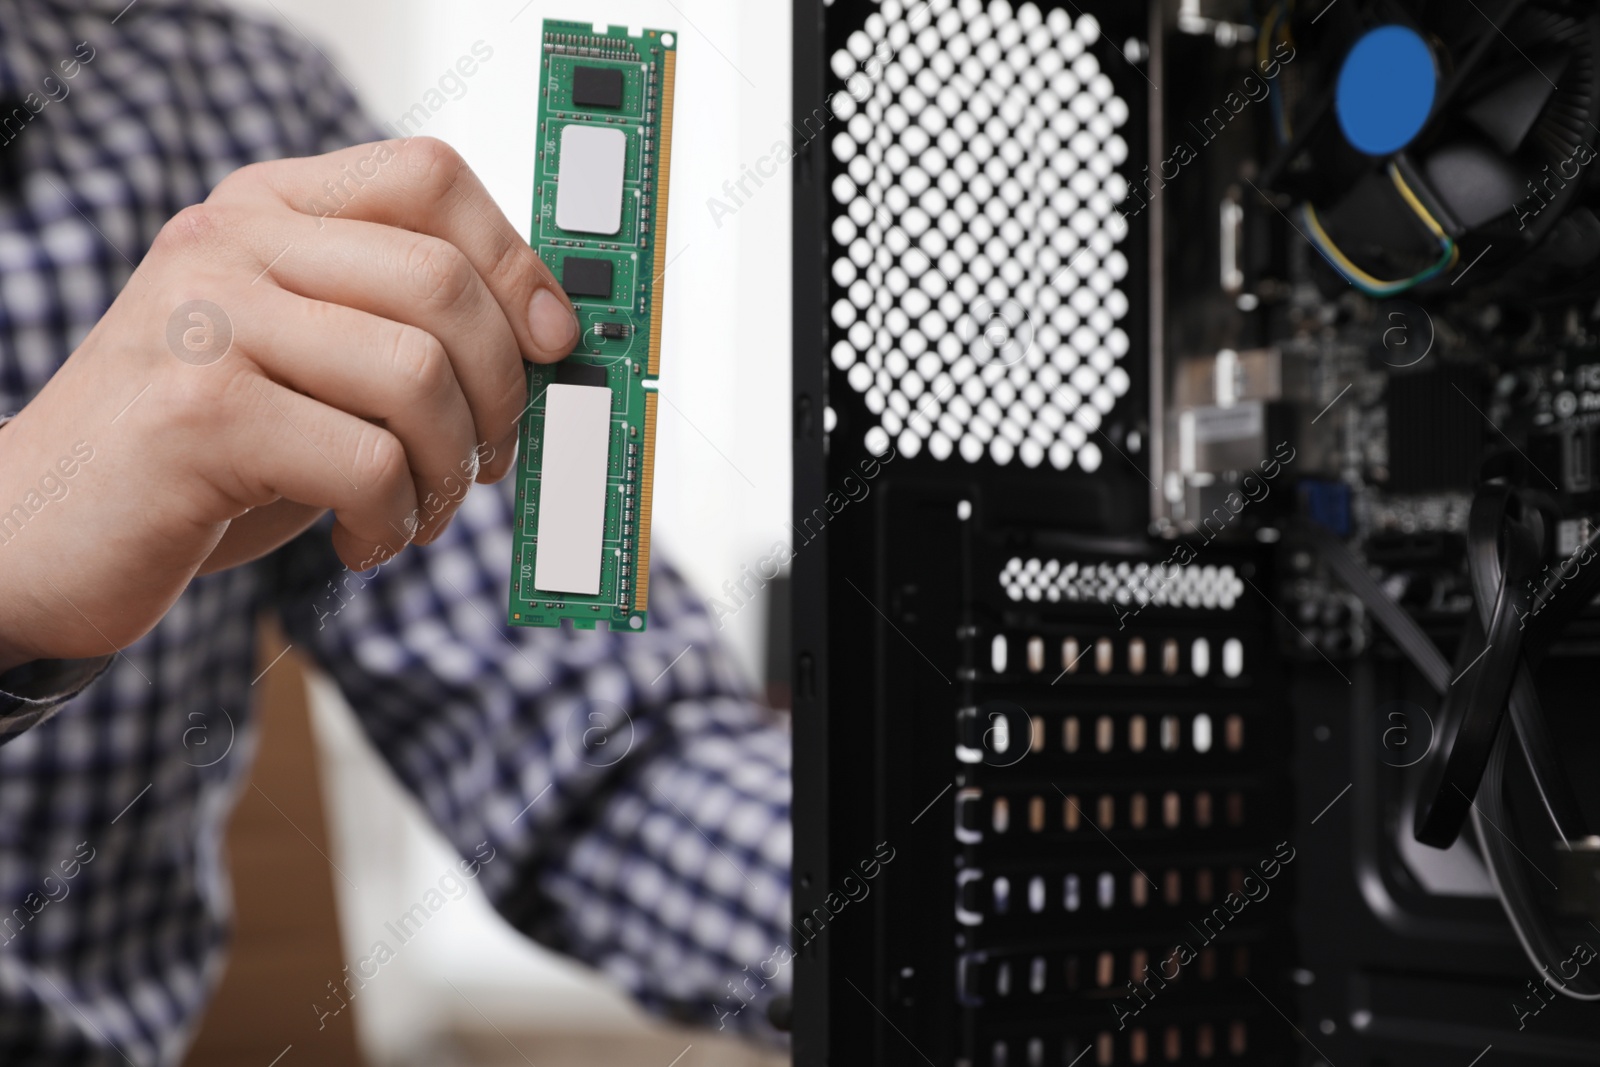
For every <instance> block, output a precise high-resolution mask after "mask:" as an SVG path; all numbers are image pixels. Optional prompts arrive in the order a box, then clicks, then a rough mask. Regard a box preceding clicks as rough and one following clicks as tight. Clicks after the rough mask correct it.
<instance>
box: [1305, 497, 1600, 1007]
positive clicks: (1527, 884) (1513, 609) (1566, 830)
mask: <svg viewBox="0 0 1600 1067" xmlns="http://www.w3.org/2000/svg"><path fill="white" fill-rule="evenodd" d="M1535 500H1536V497H1535V496H1534V495H1533V494H1524V493H1521V492H1519V491H1517V490H1514V489H1512V488H1510V487H1509V486H1507V485H1505V484H1503V483H1500V482H1493V483H1490V484H1488V485H1485V486H1483V487H1482V488H1481V489H1480V490H1479V491H1478V494H1477V495H1476V497H1475V498H1474V500H1473V507H1472V513H1471V516H1470V518H1469V520H1468V557H1467V562H1468V572H1469V576H1470V578H1471V581H1472V586H1473V598H1474V611H1473V613H1472V614H1471V615H1470V616H1469V617H1468V619H1467V621H1466V624H1465V626H1464V630H1463V634H1462V638H1461V641H1460V643H1459V645H1458V648H1457V654H1456V666H1455V668H1445V669H1444V670H1443V671H1442V670H1441V668H1442V667H1443V665H1444V657H1443V655H1442V654H1441V653H1440V652H1439V650H1438V649H1437V648H1436V647H1435V646H1434V645H1433V643H1432V641H1430V640H1429V639H1428V637H1427V635H1426V634H1425V633H1424V632H1423V631H1422V628H1421V627H1420V626H1418V625H1417V624H1416V622H1415V621H1414V620H1413V619H1412V618H1411V617H1410V616H1409V615H1408V614H1406V613H1405V611H1404V610H1403V609H1402V608H1401V607H1400V605H1399V604H1397V603H1395V601H1394V600H1393V599H1392V598H1391V597H1389V596H1388V595H1387V594H1386V593H1384V592H1383V590H1382V588H1381V587H1380V586H1379V585H1378V583H1377V582H1376V580H1374V579H1373V578H1372V576H1371V575H1370V574H1369V573H1367V571H1366V568H1365V567H1364V566H1363V565H1362V563H1361V561H1360V560H1359V559H1357V558H1356V556H1355V554H1354V553H1353V552H1351V551H1350V550H1349V549H1348V548H1347V547H1346V546H1345V545H1344V544H1343V543H1342V542H1340V541H1339V540H1338V539H1337V538H1335V537H1333V535H1332V534H1331V533H1330V532H1328V531H1326V530H1322V529H1320V528H1317V527H1310V526H1309V525H1308V524H1302V525H1306V526H1307V532H1308V533H1309V535H1310V537H1311V539H1312V541H1313V543H1314V544H1316V545H1317V547H1318V548H1319V550H1320V551H1321V554H1322V557H1323V560H1324V562H1326V563H1327V564H1328V566H1329V568H1330V569H1331V570H1332V571H1334V573H1335V574H1336V575H1338V576H1339V577H1341V578H1342V579H1343V580H1344V581H1345V582H1346V584H1348V585H1349V586H1350V589H1351V591H1352V592H1353V593H1354V594H1355V595H1356V596H1357V597H1358V598H1359V599H1360V600H1361V601H1362V603H1363V604H1365V605H1366V606H1367V608H1368V610H1369V612H1370V613H1371V614H1372V616H1373V618H1374V619H1376V620H1377V621H1378V623H1379V624H1380V625H1381V626H1383V627H1384V629H1385V630H1387V631H1388V632H1389V634H1390V636H1391V637H1393V638H1394V640H1395V642H1396V644H1397V645H1398V646H1399V647H1400V649H1401V651H1402V653H1403V654H1404V655H1405V656H1406V658H1407V659H1408V660H1410V661H1411V662H1412V664H1413V665H1414V666H1415V667H1416V669H1417V670H1418V671H1419V673H1421V674H1422V675H1423V677H1424V678H1425V679H1427V680H1428V682H1429V684H1430V685H1431V686H1432V687H1433V688H1434V689H1435V690H1436V691H1439V692H1440V693H1442V694H1443V695H1444V696H1445V705H1446V706H1445V713H1444V714H1443V715H1442V716H1441V722H1440V734H1439V737H1440V742H1441V743H1440V744H1439V745H1438V746H1437V747H1436V748H1435V749H1434V750H1433V751H1432V752H1430V754H1429V759H1430V761H1431V762H1430V763H1429V764H1428V766H1427V767H1426V768H1425V770H1424V774H1425V775H1426V778H1425V783H1426V784H1425V786H1424V789H1423V790H1422V791H1421V794H1420V795H1419V799H1418V806H1417V810H1416V813H1415V820H1416V826H1417V838H1418V840H1421V841H1424V842H1425V843H1437V842H1439V841H1441V840H1442V842H1443V844H1442V845H1441V847H1443V846H1444V845H1448V844H1449V843H1450V842H1452V841H1454V839H1455V837H1456V836H1457V835H1458V834H1459V830H1460V826H1461V820H1462V819H1465V818H1467V817H1470V818H1471V821H1472V825H1473V829H1474V831H1475V833H1476V836H1477V838H1478V846H1479V851H1480V853H1481V854H1482V856H1483V858H1484V863H1485V866H1486V867H1487V869H1488V872H1489V878H1490V881H1491V883H1492V884H1493V886H1494V889H1495V893H1496V895H1497V896H1498V897H1499V898H1500V902H1501V906H1502V908H1503V909H1504V910H1505V913H1506V917H1507V919H1508V920H1509V921H1510V923H1511V927H1512V929H1513V931H1514V932H1515V933H1516V936H1517V940H1518V941H1519V942H1520V943H1521V945H1522V947H1523V950H1524V952H1525V953H1526V954H1527V956H1528V959H1529V960H1530V961H1531V962H1532V963H1533V964H1534V966H1535V967H1537V968H1539V970H1540V972H1541V974H1543V975H1544V976H1545V980H1546V981H1547V983H1548V984H1549V985H1550V988H1552V989H1553V990H1555V991H1557V992H1559V993H1562V994H1563V995H1565V996H1568V997H1572V998H1574V999H1578V1000H1600V980H1593V979H1589V978H1587V977H1585V976H1584V975H1583V974H1582V973H1581V972H1580V973H1578V974H1576V975H1575V976H1574V977H1573V978H1571V979H1566V980H1563V978H1562V977H1561V971H1560V968H1561V965H1562V963H1565V962H1570V951H1569V949H1568V948H1567V947H1566V946H1564V945H1562V944H1561V942H1560V941H1559V940H1558V939H1557V937H1556V934H1555V933H1554V930H1553V928H1552V926H1551V924H1550V923H1549V922H1547V921H1546V919H1545V917H1544V911H1543V909H1542V907H1541V904H1540V898H1539V893H1538V887H1537V886H1535V885H1534V884H1533V883H1532V882H1531V879H1530V878H1529V876H1528V873H1527V870H1526V868H1525V867H1524V865H1523V863H1522V862H1519V861H1525V862H1526V863H1527V864H1528V865H1530V866H1531V865H1532V863H1533V861H1532V860H1531V859H1529V858H1528V856H1527V855H1526V853H1525V852H1524V851H1523V850H1522V849H1521V848H1520V847H1519V846H1518V845H1517V844H1516V842H1515V841H1513V840H1512V838H1511V837H1510V832H1511V831H1512V830H1513V829H1514V828H1515V824H1514V822H1513V819H1512V812H1511V809H1510V801H1509V798H1508V796H1507V784H1506V779H1505V763H1506V759H1507V758H1508V754H1509V752H1510V750H1511V748H1512V746H1513V745H1515V746H1516V747H1517V748H1518V749H1519V750H1520V751H1521V753H1522V756H1523V760H1524V762H1525V763H1526V765H1527V767H1528V771H1529V775H1530V778H1531V779H1532V782H1533V785H1534V788H1535V791H1536V793H1537V795H1538V797H1539V800H1540V803H1541V805H1542V806H1543V808H1544V810H1545V814H1546V815H1547V816H1548V817H1549V818H1550V820H1551V822H1552V824H1554V826H1555V828H1556V831H1557V833H1558V834H1559V835H1560V836H1561V838H1562V840H1563V841H1570V840H1571V839H1573V838H1579V837H1583V836H1585V835H1586V834H1587V831H1586V830H1585V828H1584V819H1583V813H1582V810H1581V808H1580V807H1579V805H1578V801H1577V797H1576V794H1575V793H1574V792H1573V789H1572V785H1571V782H1570V780H1569V779H1568V777H1567V775H1566V773H1565V771H1564V770H1563V769H1562V766H1561V763H1560V758H1559V753H1558V752H1557V749H1556V745H1555V740H1554V738H1553V736H1552V735H1551V733H1550V729H1549V724H1548V722H1547V720H1546V718H1545V716H1544V713H1543V709H1542V708H1541V706H1540V702H1539V696H1538V691H1537V690H1536V689H1535V687H1534V683H1533V670H1532V668H1533V667H1534V666H1536V665H1537V664H1538V662H1539V661H1540V660H1541V659H1542V658H1543V657H1544V656H1545V655H1546V654H1547V653H1548V652H1549V650H1550V647H1551V646H1552V645H1553V644H1554V643H1555V641H1556V640H1557V639H1558V638H1559V637H1560V635H1561V634H1562V632H1563V631H1564V630H1565V629H1566V628H1567V626H1568V625H1570V624H1571V623H1572V622H1573V621H1574V620H1576V619H1577V617H1578V616H1579V615H1580V614H1582V612H1583V611H1584V609H1585V608H1587V607H1588V606H1589V604H1590V603H1591V602H1592V601H1593V600H1594V599H1595V596H1596V595H1597V593H1600V567H1588V566H1586V564H1587V563H1589V562H1590V561H1592V560H1593V559H1594V558H1595V556H1596V554H1597V553H1600V529H1597V530H1596V531H1595V532H1594V533H1593V534H1591V535H1590V537H1589V539H1588V540H1587V541H1586V542H1585V543H1584V544H1583V545H1582V546H1581V547H1580V548H1579V549H1578V550H1577V551H1576V552H1574V553H1573V554H1572V556H1570V557H1568V558H1567V559H1566V560H1564V561H1563V562H1562V566H1561V567H1560V570H1559V575H1558V576H1559V578H1560V580H1559V581H1558V582H1547V583H1544V584H1542V585H1541V586H1540V587H1539V588H1537V589H1535V590H1534V591H1533V595H1532V597H1531V598H1526V599H1525V598H1523V597H1522V596H1521V591H1522V590H1523V589H1525V588H1528V587H1530V586H1532V584H1533V582H1532V578H1533V577H1534V575H1535V574H1536V573H1537V569H1538V566H1539V563H1540V561H1541V560H1542V558H1543V552H1544V535H1545V529H1546V523H1545V521H1544V517H1543V515H1542V514H1541V512H1540V509H1539V507H1538V505H1537V504H1536V503H1535ZM1574 560H1576V561H1578V562H1577V565H1576V566H1575V567H1570V568H1569V566H1568V564H1571V563H1572V562H1573V561H1574ZM1569 570H1570V572H1571V573H1570V577H1569ZM1519 603H1522V604H1524V607H1523V609H1522V610H1521V611H1518V604H1519ZM1513 616H1515V617H1514V618H1513ZM1451 670H1454V677H1453V678H1450V677H1447V674H1448V672H1449V671H1451ZM1469 671H1470V672H1472V682H1471V684H1470V687H1469V686H1467V685H1465V684H1463V683H1465V682H1466V678H1465V677H1464V675H1465V674H1467V673H1468V672H1469ZM1508 710H1509V714H1510V719H1511V726H1512V729H1510V730H1506V729H1503V728H1501V724H1502V721H1503V719H1504V718H1505V717H1506V713H1507V711H1508ZM1430 839H1431V840H1430ZM1536 869H1537V868H1536ZM1540 874H1541V875H1542V876H1543V877H1545V878H1547V879H1548V875H1544V874H1543V872H1542V871H1541V872H1540Z"/></svg>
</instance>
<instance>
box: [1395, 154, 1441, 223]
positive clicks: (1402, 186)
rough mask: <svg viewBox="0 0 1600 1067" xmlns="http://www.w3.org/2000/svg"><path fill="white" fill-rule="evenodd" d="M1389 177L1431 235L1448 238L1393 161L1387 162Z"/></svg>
mask: <svg viewBox="0 0 1600 1067" xmlns="http://www.w3.org/2000/svg"><path fill="white" fill-rule="evenodd" d="M1389 177H1390V178H1391V179H1392V180H1393V181H1394V184H1395V188H1397V189H1399V190H1400V195H1401V196H1402V197H1404V198H1405V201H1406V203H1408V204H1410V205H1411V210H1412V211H1415V212H1416V213H1417V215H1418V216H1419V217H1420V218H1421V219H1422V221H1423V223H1424V224H1425V225H1426V226H1427V227H1428V229H1430V230H1432V231H1433V235H1434V236H1435V237H1437V238H1438V239H1439V240H1441V241H1447V240H1449V239H1450V235H1449V234H1447V233H1445V232H1444V227H1443V226H1441V225H1439V220H1438V219H1436V218H1434V217H1433V216H1432V215H1431V214H1429V212H1428V209H1427V208H1426V207H1424V206H1423V204H1422V201H1421V200H1420V199H1418V198H1417V194H1416V193H1414V192H1412V191H1411V186H1409V185H1407V184H1406V180H1405V178H1403V177H1402V176H1401V175H1400V168H1399V167H1398V166H1396V165H1395V164H1393V163H1390V164H1389Z"/></svg>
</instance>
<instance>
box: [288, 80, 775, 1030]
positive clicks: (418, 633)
mask: <svg viewBox="0 0 1600 1067" xmlns="http://www.w3.org/2000/svg"><path fill="white" fill-rule="evenodd" d="M314 67H315V72H314V77H313V78H311V79H309V83H310V84H313V85H315V86H316V89H315V91H314V92H311V93H309V94H307V103H306V106H307V108H308V118H310V119H311V120H312V121H313V122H315V123H316V124H317V129H318V136H319V138H320V140H321V146H322V148H323V149H324V150H332V149H334V148H338V147H341V146H344V145H348V144H353V143H359V142H362V141H367V140H372V139H374V138H377V137H381V136H384V133H383V131H381V130H379V129H377V128H376V127H375V126H374V125H373V124H372V123H371V122H370V120H368V119H367V118H365V117H364V115H363V112H362V111H361V109H360V108H359V107H358V106H357V104H356V102H355V100H354V97H353V96H352V94H351V93H350V90H349V88H348V86H347V85H346V84H345V83H344V82H343V80H342V78H340V77H339V75H338V74H337V73H336V72H334V71H332V70H331V69H329V68H328V67H326V65H324V64H314ZM423 132H426V131H425V130H424V131H423ZM510 491H511V487H510V482H509V481H508V482H507V483H506V484H505V485H502V486H496V487H492V488H490V487H478V488H475V489H474V490H473V491H472V492H471V493H470V494H469V495H468V497H467V499H466V500H465V501H464V503H463V506H462V508H461V510H460V511H459V512H458V514H457V517H456V518H455V520H454V522H453V523H452V524H451V526H450V528H449V529H448V530H447V531H446V532H445V534H444V535H443V536H442V537H441V538H440V539H439V540H438V541H437V542H435V543H434V544H433V545H430V546H427V547H425V548H412V549H409V550H407V551H406V552H405V553H403V554H402V555H401V556H400V557H398V558H397V559H395V560H393V561H391V562H389V563H388V564H385V565H384V566H382V567H380V568H379V569H378V571H377V572H376V573H374V572H367V573H366V574H365V575H359V574H352V573H350V572H348V571H345V570H343V568H342V567H341V566H340V564H339V563H338V561H337V559H336V557H334V555H333V554H332V551H331V549H330V548H329V547H328V544H327V538H326V534H325V533H318V532H315V531H314V532H313V533H312V534H310V535H308V536H307V537H306V538H302V539H301V541H300V542H299V543H297V544H296V545H295V546H293V548H292V551H290V552H289V553H286V554H285V555H284V562H285V565H286V566H287V567H288V568H289V570H290V571H292V572H293V577H292V579H291V580H289V581H287V582H286V584H285V586H283V588H289V589H293V590H294V591H295V595H293V596H291V597H290V599H289V600H288V601H287V602H286V603H285V606H284V609H283V613H284V617H285V619H286V620H287V626H288V629H289V631H290V633H291V634H292V635H293V640H294V641H295V643H296V644H298V645H302V646H303V647H308V648H310V649H311V650H312V653H313V655H314V656H315V657H316V658H317V659H318V661H319V662H320V663H321V664H322V666H323V667H324V668H325V669H326V670H328V672H329V673H330V674H332V675H333V677H334V678H335V679H336V680H337V682H338V683H339V684H340V686H341V687H342V688H343V690H344V692H345V694H346V696H347V697H348V698H349V700H350V702H351V704H352V705H353V706H354V707H355V709H356V713H357V715H358V716H359V718H360V720H361V722H362V725H363V726H364V728H365V730H366V732H367V734H368V735H369V736H370V737H371V739H372V741H373V743H374V744H375V745H376V746H377V747H378V749H379V751H381V752H382V753H383V755H384V757H385V758H386V759H387V760H388V762H389V763H390V764H391V765H392V766H393V767H394V769H395V771H396V773H397V774H398V775H399V776H400V779H401V780H402V781H403V782H404V783H405V784H406V785H407V786H408V787H409V788H410V789H411V790H412V791H413V792H414V793H415V794H416V795H417V796H418V797H419V798H420V799H421V800H422V802H423V804H424V805H425V806H426V808H427V810H428V811H429V813H430V814H431V815H432V817H433V819H434V821H435V822H437V823H438V825H439V826H440V827H441V828H443V830H444V831H445V833H446V834H447V836H449V838H450V839H451V841H452V842H453V843H454V844H455V846H456V848H457V849H458V850H460V851H461V852H462V853H463V854H464V855H465V854H471V853H473V852H474V850H476V849H477V848H478V847H479V845H480V844H481V843H483V842H488V843H489V845H490V847H492V848H494V849H495V850H496V855H497V859H496V861H495V862H493V863H490V864H487V865H486V866H485V867H484V869H483V873H482V874H481V875H480V881H481V882H482V883H483V884H484V886H485V888H486V889H487V890H488V891H489V893H490V896H491V898H492V899H494V901H495V902H496V905H497V907H498V908H499V909H500V911H501V912H502V913H503V914H504V915H505V916H506V917H507V918H508V919H509V920H510V921H511V922H512V923H513V924H515V925H516V926H517V927H518V928H519V929H521V930H523V931H524V932H525V933H527V934H529V935H530V936H532V937H534V938H536V939H537V940H539V941H541V942H543V943H544V944H546V945H549V946H551V947H554V948H558V949H560V950H562V951H565V952H567V953H569V954H571V955H573V956H576V957H578V958H580V959H583V960H586V961H588V962H590V963H592V964H593V965H594V966H596V967H598V968H600V970H601V971H603V972H604V973H606V974H607V975H609V976H610V977H611V978H612V979H614V980H615V981H616V982H618V983H619V984H620V985H621V986H622V987H623V988H625V989H627V990H628V991H629V992H630V993H631V994H632V995H633V996H634V997H636V998H637V999H638V1000H639V1001H641V1002H642V1003H644V1004H645V1005H647V1006H649V1007H651V1008H653V1009H655V1010H657V1011H661V1012H663V1013H666V1014H669V1015H671V1016H672V1017H674V1018H677V1019H679V1020H682V1021H686V1022H699V1023H711V1024H713V1025H717V1026H719V1027H722V1028H729V1029H732V1028H739V1029H741V1030H744V1031H746V1032H750V1033H754V1034H755V1035H757V1036H765V1037H770V1036H773V1035H774V1031H772V1030H771V1028H770V1026H768V1025H767V1024H766V1021H765V1011H764V1010H763V1009H764V1006H765V1003H766V1002H767V1001H768V1000H770V998H771V997H772V996H774V995H776V994H778V993H784V992H787V991H788V989H789V986H790V980H791V974H790V973H789V971H788V970H787V968H784V967H778V966H775V965H774V964H773V963H772V962H771V961H773V960H774V959H777V958H784V959H786V958H787V957H786V956H784V955H783V954H782V953H781V952H780V951H779V946H780V945H786V944H787V943H788V940H789V939H788V937H787V936H785V931H787V930H788V929H789V868H790V829H789V799H790V786H789V781H790V779H789V766H790V765H789V735H788V729H787V725H786V721H785V719H784V718H783V717H782V716H779V715H777V714H775V713H773V712H771V711H769V710H767V709H765V708H763V707H762V706H760V705H759V704H758V703H757V702H756V701H755V699H754V697H753V695H752V693H751V690H750V688H749V686H748V684H747V683H746V681H745V680H744V679H743V678H742V677H741V675H740V672H739V670H738V669H737V666H736V665H735V664H734V663H733V661H732V660H731V658H730V656H729V654H728V652H727V650H726V648H725V647H724V646H723V645H722V644H721V643H720V641H719V640H718V637H717V632H716V627H715V625H714V624H713V621H712V620H711V618H710V617H709V615H708V614H707V612H706V610H705V608H704V606H703V605H702V604H701V603H700V602H699V600H698V599H697V598H696V597H695V596H694V595H693V593H692V592H691V591H690V590H689V589H688V588H687V587H686V586H685V584H684V583H683V581H682V580H681V579H680V578H679V577H678V575H677V574H676V573H675V572H674V571H673V570H672V569H671V568H670V567H668V566H664V565H662V563H661V562H660V560H661V556H660V554H659V553H658V554H657V556H656V564H655V566H654V567H653V570H652V574H651V585H650V628H649V630H648V631H646V632H645V633H642V634H634V633H630V634H608V633H603V632H593V633H591V632H586V631H574V630H572V629H569V628H563V629H561V630H546V629H527V628H517V627H511V626H509V625H507V623H506V622H505V618H506V610H507V604H508V602H509V582H510V567H511V563H510V561H511V558H512V544H511V518H512V510H511V509H512V504H511V500H510V497H509V493H510ZM286 577H287V575H286Z"/></svg>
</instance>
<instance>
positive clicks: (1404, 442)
mask: <svg viewBox="0 0 1600 1067" xmlns="http://www.w3.org/2000/svg"><path fill="white" fill-rule="evenodd" d="M1483 392H1484V388H1483V385H1482V383H1481V381H1480V380H1479V372H1478V371H1477V370H1476V369H1475V368H1472V367H1467V366H1463V365H1460V364H1449V363H1445V364H1439V365H1437V366H1435V367H1433V368H1431V369H1424V370H1420V371H1412V372H1409V373H1399V372H1396V373H1392V374H1390V376H1389V385H1388V388H1387V390H1386V391H1385V393H1384V407H1385V408H1386V409H1387V411H1388V417H1389V485H1388V488H1389V490H1390V491H1391V492H1395V493H1438V492H1449V491H1455V492H1469V491H1470V490H1471V489H1472V487H1473V485H1474V484H1475V483H1476V481H1477V477H1478V463H1479V461H1480V460H1481V459H1482V458H1483V438H1484V425H1483V416H1482V415H1480V414H1479V413H1478V412H1477V411H1475V410H1473V407H1474V405H1477V406H1478V407H1479V408H1482V407H1484V406H1486V403H1485V401H1484V399H1483ZM1463 400H1466V401H1468V402H1467V403H1463Z"/></svg>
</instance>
